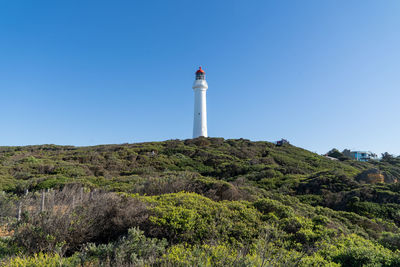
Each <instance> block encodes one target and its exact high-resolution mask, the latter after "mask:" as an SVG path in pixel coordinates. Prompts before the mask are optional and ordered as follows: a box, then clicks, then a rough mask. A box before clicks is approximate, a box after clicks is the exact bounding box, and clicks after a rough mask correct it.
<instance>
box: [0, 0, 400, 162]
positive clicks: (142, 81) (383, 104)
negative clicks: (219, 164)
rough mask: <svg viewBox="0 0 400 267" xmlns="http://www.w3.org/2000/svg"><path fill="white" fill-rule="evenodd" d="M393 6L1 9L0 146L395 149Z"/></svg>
mask: <svg viewBox="0 0 400 267" xmlns="http://www.w3.org/2000/svg"><path fill="white" fill-rule="evenodd" d="M399 14H400V1H397V0H387V1H378V0H374V1H370V0H358V1H356V0H341V1H333V0H332V1H321V0H306V1H300V0H293V1H278V0H270V1H264V0H262V1H261V0H260V1H251V0H249V1H244V0H242V1H232V0H229V1H215V0H214V1H188V0H181V1H173V0H169V1H165V0H160V1H151V0H149V1H118V0H113V1H99V0H96V1H77V0H76V1H75V0H74V1H54V0H51V1H28V0H25V1H23V0H15V1H1V2H0V92H1V95H0V100H1V105H0V112H1V116H0V125H1V132H0V145H27V144H49V143H52V144H70V145H79V146H81V145H95V144H107V143H125V142H128V143H133V142H142V141H154V140H156V141H157V140H166V139H186V138H191V134H192V123H193V121H192V120H193V118H192V116H193V114H192V113H193V91H192V89H191V86H192V82H193V79H194V72H195V70H196V69H197V67H198V66H200V65H201V66H203V68H204V69H205V71H206V73H207V80H208V83H209V90H208V99H207V100H208V127H209V135H210V136H213V137H224V138H240V137H243V138H247V139H251V140H268V141H275V140H277V139H280V138H281V137H284V138H287V139H288V140H289V141H291V143H293V144H294V145H297V146H301V147H304V148H306V149H309V150H311V151H316V152H318V153H323V152H326V151H328V150H329V149H331V148H333V147H336V148H338V149H344V148H350V149H360V150H372V151H374V152H376V153H381V152H384V151H388V152H390V153H395V154H400V139H399V132H400V123H399V122H400V116H399V99H400V90H399V89H400V72H399V70H400V16H399Z"/></svg>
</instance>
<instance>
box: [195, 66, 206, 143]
mask: <svg viewBox="0 0 400 267" xmlns="http://www.w3.org/2000/svg"><path fill="white" fill-rule="evenodd" d="M205 75H206V73H205V72H204V70H202V69H201V67H200V68H199V70H198V71H196V80H194V83H193V86H192V88H193V90H194V121H193V138H196V137H199V136H204V137H207V104H206V92H207V89H208V84H207V81H206V77H205Z"/></svg>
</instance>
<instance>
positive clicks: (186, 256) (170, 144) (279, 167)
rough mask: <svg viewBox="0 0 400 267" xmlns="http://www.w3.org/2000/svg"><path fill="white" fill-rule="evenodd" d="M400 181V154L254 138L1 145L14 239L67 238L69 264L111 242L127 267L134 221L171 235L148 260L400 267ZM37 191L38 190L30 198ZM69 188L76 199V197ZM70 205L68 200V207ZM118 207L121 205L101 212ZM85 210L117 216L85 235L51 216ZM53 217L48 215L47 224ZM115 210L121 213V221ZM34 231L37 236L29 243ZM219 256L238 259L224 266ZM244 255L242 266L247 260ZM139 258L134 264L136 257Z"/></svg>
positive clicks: (2, 184) (156, 236)
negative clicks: (334, 152) (41, 204)
mask: <svg viewBox="0 0 400 267" xmlns="http://www.w3.org/2000/svg"><path fill="white" fill-rule="evenodd" d="M369 173H374V174H376V173H378V175H377V176H376V175H375V176H371V175H370V176H368V174H369ZM364 177H370V178H371V177H384V179H383V178H382V179H365V178H364ZM399 178H400V160H399V159H398V158H390V159H387V160H385V161H381V162H357V161H352V160H347V161H333V160H330V159H327V158H325V157H323V156H320V155H317V154H315V153H311V152H309V151H307V150H304V149H301V148H297V147H294V146H292V145H288V144H286V145H284V146H279V147H278V146H275V145H274V144H272V143H269V142H252V141H249V140H245V139H238V140H224V139H222V138H197V139H189V140H183V141H181V140H169V141H164V142H150V143H139V144H122V145H102V146H93V147H72V146H55V145H42V146H26V147H0V190H3V191H5V193H3V194H2V196H1V202H0V204H1V209H2V215H1V219H2V221H3V223H6V222H8V223H6V224H7V225H9V226H10V227H11V228H12V230H13V231H14V232H15V234H14V237H13V238H11V239H9V240H8V241H7V242H9V243H7V244H5V245H4V247H10V246H12V247H15V246H16V247H20V248H21V249H22V251H24V253H27V255H29V254H30V253H34V252H39V251H43V252H46V253H52V252H54V251H55V250H56V248H57V246H59V245H57V244H64V245H62V248H63V249H65V252H67V255H69V256H71V257H69V258H68V259H66V260H67V261H68V260H70V261H71V264H72V265H73V259H74V257H82V254H79V253H82V252H79V251H82V249H84V248H87V244H88V242H94V243H95V244H96V245H94V247H92V249H93V250H95V251H98V250H99V249H100V248H99V247H97V246H100V245H101V244H107V243H108V244H113V246H114V247H113V248H114V250H113V249H111V251H114V252H113V253H114V254H112V255H114V256H112V257H111V256H109V257H110V259H108V260H109V261H110V260H111V261H112V260H114V263H116V262H117V258H115V251H116V250H118V249H121V248H120V247H119V246H122V245H121V242H122V241H118V240H119V239H120V238H121V236H124V235H126V234H127V233H128V229H129V228H131V230H130V232H129V234H131V235H134V234H135V235H139V236H141V237H140V238H142V239H143V238H144V239H143V240H145V241H146V240H147V241H146V242H150V243H151V242H153V243H154V242H156V243H157V242H164V241H162V240H163V239H165V242H166V243H165V244H164V243H162V245H161V243H157V244H158V245H159V246H158V247H157V249H158V250H157V251H159V254H157V253H156V254H157V255H158V256H157V255H153V256H154V257H153V256H152V258H151V257H150V258H151V260H150V258H149V257H147V258H146V257H145V256H143V255H142V256H143V257H142V260H143V262H144V263H146V262H147V264H150V263H151V264H161V265H168V264H172V265H176V264H183V265H190V264H195V263H193V262H191V260H193V259H196V261H197V263H201V262H202V261H203V260H204V261H206V262H207V261H208V262H210V261H212V265H220V266H223V265H226V264H228V265H232V264H233V265H235V264H237V265H240V264H242V263H243V264H244V265H249V266H253V265H257V264H259V265H261V263H263V264H266V263H267V262H269V264H273V265H277V266H279V265H281V266H290V265H296V264H297V265H299V264H300V265H303V266H310V265H315V266H317V265H321V264H324V265H327V264H331V265H332V266H338V265H339V266H340V264H341V265H345V266H350V265H348V264H353V265H352V266H363V264H381V265H384V266H397V265H395V264H398V263H400V258H398V256H396V255H397V254H396V253H395V251H396V250H397V249H399V248H400V229H399V227H400V220H399V219H400V213H399V212H398V211H399V208H400V186H399V184H398V183H397V181H398V179H399ZM383 181H385V182H383ZM79 188H84V189H79ZM43 189H52V191H53V192H56V193H53V195H52V196H51V197H47V199H50V200H52V201H53V202H52V203H53V208H52V210H49V209H47V211H46V213H43V212H41V213H40V212H37V213H35V212H30V211H29V210H27V211H25V213H24V214H25V215H24V216H25V217H23V218H22V221H24V223H25V224H23V225H24V226H23V227H22V226H21V222H15V214H16V213H17V210H16V209H17V205H18V201H21V199H24V201H26V203H28V202H27V201H28V200H27V199H29V201H30V202H29V203H33V202H34V201H36V200H35V199H38V197H39V195H38V193H36V192H41V190H43ZM26 190H28V191H29V192H31V193H29V194H28V195H26V196H24V194H25V192H26ZM82 190H83V191H82ZM94 190H96V191H94ZM57 192H59V193H57ZM93 192H97V193H96V194H94V193H93ZM110 192H116V193H118V192H120V193H121V192H123V193H125V195H123V196H122V195H121V194H114V193H110ZM68 194H69V196H70V199H72V202H68V201H67V202H65V200H64V199H65V198H66V197H65V196H66V195H68ZM110 194H111V195H110ZM86 195H87V197H85V196H86ZM94 196H96V197H97V198H96V197H94ZM52 197H53V198H54V199H52ZM126 197H128V200H123V199H124V198H126ZM119 199H120V200H119ZM50 200H46V201H48V202H49V201H50ZM105 200H107V201H106V202H104V201H105ZM57 201H58V202H57ZM63 201H64V202H63ZM85 201H86V202H85ZM119 201H123V203H125V202H126V201H128V202H126V203H125V204H123V205H126V207H132V209H129V208H127V209H126V211H124V212H125V213H123V212H121V209H120V208H118V207H120V205H122V204H118V203H120V202H119ZM124 201H125V202H124ZM24 203H25V202H24ZM46 203H47V202H46ZM49 203H50V202H49ZM71 203H72V204H71ZM107 203H108V204H107ZM121 203H122V202H121ZM127 203H128V204H127ZM138 203H140V204H138ZM19 205H21V204H19ZM27 205H28V204H27ZM32 205H33V204H29V207H32ZM46 205H47V204H46ZM130 205H131V206H130ZM107 206H108V207H107ZM59 207H65V208H63V212H62V214H60V213H59V212H60V208H59ZM79 207H81V209H79V210H77V208H79ZM106 207H107V208H109V209H110V210H106V211H103V213H99V210H103V209H106ZM30 209H32V208H30ZM115 209H116V210H115ZM123 210H124V209H123ZM95 211H96V212H95ZM129 211H130V212H133V213H132V214H131V213H129ZM134 211H135V212H134ZM138 211H140V214H141V215H140V216H139V215H138ZM77 214H81V216H84V217H90V216H93V218H96V219H93V220H100V219H99V218H103V217H101V216H106V217H107V216H108V217H107V218H109V220H108V221H107V220H100V221H98V222H97V223H96V225H97V226H95V225H94V224H93V220H91V221H86V222H84V221H85V220H79V222H81V223H82V225H81V226H80V228H81V229H87V231H88V232H87V233H86V232H85V233H86V234H84V233H81V234H80V235H77V234H76V233H75V232H74V231H76V230H71V229H72V228H73V229H75V228H74V227H72V228H71V225H69V226H68V227H67V226H65V230H64V232H62V231H61V230H57V231H56V232H54V231H55V229H54V227H51V224H52V223H53V224H56V223H57V224H59V223H60V222H59V221H57V220H56V218H57V216H58V217H62V218H64V219H63V222H70V223H71V222H73V221H74V220H75V221H76V218H75V217H74V216H78V215H77ZM95 214H96V215H95ZM107 214H108V215H107ZM124 214H125V215H124ZM67 215H68V216H67ZM38 216H39V217H38ZM43 216H48V219H47V220H46V222H47V224H46V225H44V222H43ZM52 216H53V217H52ZM54 216H55V217H54ZM63 216H64V217H63ZM65 216H67V217H65ZM71 216H72V217H71ZM106 217H104V218H106ZM120 217H121V218H120ZM39 218H42V219H39ZM51 218H53V219H51ZM73 218H75V219H73ZM110 218H113V219H110ZM115 218H119V219H118V220H117V221H116V222H110V220H111V221H113V220H114V221H115V220H116V219H115ZM127 218H131V219H130V220H127ZM132 218H135V219H132ZM106 221H107V223H106ZM13 222H14V223H13ZM100 226H101V227H100ZM32 227H33V228H32ZM85 227H86V228H85ZM90 227H92V228H90ZM96 227H100V228H101V229H102V230H100V229H96ZM107 227H111V228H110V232H107V231H109V230H106V229H109V228H107ZM132 227H137V228H132ZM32 229H41V231H42V232H41V233H42V234H40V235H34V234H33V232H32V231H33V230H32ZM88 229H91V230H90V231H89V230H88ZM111 229H114V230H111ZM132 229H136V230H132ZM138 229H140V230H141V231H143V232H140V230H138ZM35 231H37V230H35ZM132 231H136V232H132ZM138 231H139V232H138ZM89 233H90V234H89ZM46 234H47V235H50V236H52V238H54V240H53V241H52V242H51V244H52V245H51V244H49V241H46V240H42V239H41V237H40V236H43V235H44V236H46ZM129 234H128V237H126V238H128V239H129ZM27 235H29V236H30V238H33V236H34V237H35V238H36V239H34V240H31V239H27V238H26V236H27ZM76 236H80V238H79V239H78V238H77V237H76ZM132 238H133V237H132ZM136 238H138V237H136ZM146 238H147V239H146ZM149 238H150V239H149ZM27 240H28V241H29V240H30V241H29V242H28V241H27ZM38 240H39V241H40V242H39V241H38ZM135 240H136V239H135ZM151 240H153V241H151ZM145 241H143V242H145ZM30 242H31V243H30ZM42 243H43V245H42V246H41V245H37V244H42ZM153 243H152V244H153ZM34 244H35V245H34ZM345 247H346V248H349V249H347V250H346V249H344V248H345ZM154 249H155V248H154ZM219 250H221V251H219ZM152 251H153V250H152ZM238 251H239V252H238ZM153 252H154V251H153ZM87 253H89V252H87ZM96 253H98V252H96ZM96 253H94V254H93V253H92V254H93V255H97V254H96ZM110 253H111V252H110ZM126 253H128V252H126ZM143 253H144V252H143ZM218 253H222V254H224V253H225V254H227V255H231V258H230V257H226V260H227V261H228V262H225V261H223V262H219V261H218V259H219V258H218V255H219V254H218ZM238 253H239V254H238ZM89 254H90V253H89ZM92 254H90V255H92ZM128 254H129V253H128ZM139 254H140V253H139ZM144 254H145V253H144ZM1 255H3V257H5V258H7V259H9V257H11V258H12V257H13V256H12V255H13V252H12V250H10V249H4V250H2V251H0V257H1ZM74 255H75V256H74ZM79 255H80V256H79ZM85 255H86V254H85ZM93 255H92V256H91V257H89V258H88V260H89V261H95V262H97V263H99V264H100V263H101V262H102V261H103V260H104V259H102V258H101V257H99V256H93ZM110 255H111V254H110ZM130 255H131V254H130ZM146 255H147V254H146ZM177 255H178V256H177ZM239 256H240V258H241V259H243V262H240V264H239V262H237V261H236V260H235V259H237V258H238V257H239ZM49 257H50V256H49ZM174 257H176V258H174ZM111 258H112V259H111ZM128 258H129V257H128ZM128 258H127V259H125V261H124V262H125V263H126V264H127V262H130V264H132V263H134V262H132V261H131V259H130V258H129V259H130V260H129V259H128ZM139 258H140V257H139ZM288 258H290V259H291V260H288ZM219 260H221V259H219ZM229 260H232V262H229ZM8 264H10V262H8ZM335 264H336V265H335ZM346 264H347V265H346ZM122 266H123V265H122Z"/></svg>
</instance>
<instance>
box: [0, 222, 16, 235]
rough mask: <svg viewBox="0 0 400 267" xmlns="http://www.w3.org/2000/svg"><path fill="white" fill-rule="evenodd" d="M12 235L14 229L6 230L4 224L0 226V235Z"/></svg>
mask: <svg viewBox="0 0 400 267" xmlns="http://www.w3.org/2000/svg"><path fill="white" fill-rule="evenodd" d="M12 235H14V231H8V229H7V226H6V225H2V226H0V237H10V236H12Z"/></svg>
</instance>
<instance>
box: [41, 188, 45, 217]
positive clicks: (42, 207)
mask: <svg viewBox="0 0 400 267" xmlns="http://www.w3.org/2000/svg"><path fill="white" fill-rule="evenodd" d="M45 194H46V193H45V190H42V201H41V202H40V212H43V211H44V200H45Z"/></svg>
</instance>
